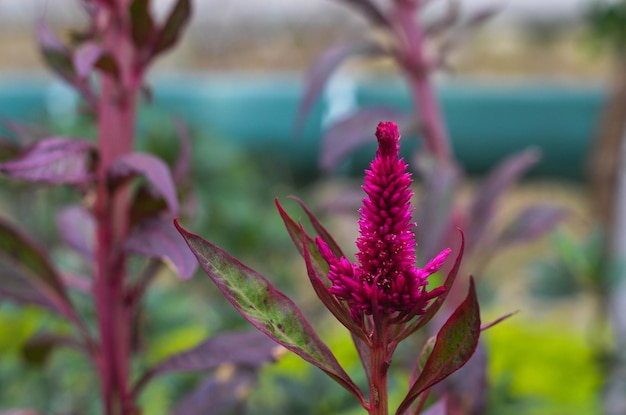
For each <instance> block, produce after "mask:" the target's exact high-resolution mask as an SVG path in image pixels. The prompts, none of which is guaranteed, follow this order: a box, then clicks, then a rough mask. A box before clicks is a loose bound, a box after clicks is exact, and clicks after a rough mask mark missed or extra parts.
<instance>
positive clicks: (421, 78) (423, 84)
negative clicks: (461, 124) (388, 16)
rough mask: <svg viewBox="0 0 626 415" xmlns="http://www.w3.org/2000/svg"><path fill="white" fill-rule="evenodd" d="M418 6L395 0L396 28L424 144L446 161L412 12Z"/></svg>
mask: <svg viewBox="0 0 626 415" xmlns="http://www.w3.org/2000/svg"><path fill="white" fill-rule="evenodd" d="M418 7H419V3H416V2H413V1H407V0H404V1H397V2H395V16H394V21H395V22H396V23H397V25H398V26H396V30H397V31H398V35H399V37H400V38H401V42H402V43H403V49H402V52H401V53H403V55H402V57H401V59H402V62H401V64H402V65H403V67H404V69H405V74H406V76H407V80H408V82H409V87H410V92H411V95H412V98H413V103H414V105H415V107H416V108H415V110H416V111H417V119H418V120H419V121H420V126H421V130H422V138H423V140H424V143H425V145H426V148H427V149H428V151H429V153H431V154H433V155H434V156H435V157H436V158H437V159H438V160H439V161H440V162H442V163H448V162H450V161H451V156H452V155H451V152H450V142H449V138H448V131H447V130H446V127H445V124H444V122H443V115H442V112H441V108H440V105H439V100H438V99H437V96H436V94H435V91H434V90H433V86H432V83H431V80H430V70H431V68H430V62H429V61H428V59H427V57H426V56H425V51H426V47H425V44H424V43H425V41H426V37H425V34H424V31H423V30H422V27H421V26H420V21H419V19H417V18H416V16H415V14H416V10H417V8H418Z"/></svg>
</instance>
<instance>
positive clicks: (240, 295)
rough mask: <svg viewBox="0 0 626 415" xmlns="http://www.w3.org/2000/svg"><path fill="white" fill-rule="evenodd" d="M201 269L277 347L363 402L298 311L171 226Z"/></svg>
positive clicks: (257, 277)
mask: <svg viewBox="0 0 626 415" xmlns="http://www.w3.org/2000/svg"><path fill="white" fill-rule="evenodd" d="M174 223H175V224H176V227H177V228H178V231H179V232H180V233H181V234H182V235H183V237H184V238H185V240H186V241H187V244H188V245H189V247H190V248H191V250H192V252H193V253H194V254H195V256H196V258H197V259H198V262H199V263H200V266H201V267H202V268H203V269H204V271H205V272H206V273H207V275H208V276H209V277H210V278H211V279H212V280H213V282H214V283H215V285H216V286H217V287H218V288H219V289H220V291H221V292H222V293H223V294H224V296H225V297H226V299H228V301H230V303H231V304H232V305H233V306H234V307H235V308H236V309H237V311H239V313H241V315H242V316H243V317H244V318H245V319H246V320H248V321H249V322H250V323H251V324H252V325H253V326H255V327H256V328H257V329H259V330H260V331H262V332H263V333H265V334H266V335H268V336H269V337H270V338H272V339H273V340H274V341H276V342H277V343H279V344H281V345H283V346H284V347H285V348H287V349H288V350H290V351H292V352H294V353H296V354H297V355H298V356H300V357H302V358H303V359H304V360H306V361H307V362H309V363H311V364H313V365H315V366H317V367H318V368H320V369H321V370H323V371H324V372H325V373H326V374H328V375H329V376H330V377H331V378H333V379H334V380H335V381H336V382H338V383H339V384H340V385H342V386H343V387H344V388H346V389H347V390H348V391H349V392H350V393H352V394H353V395H354V396H356V397H357V398H358V399H359V402H361V403H363V402H365V398H364V396H363V394H362V392H361V391H360V390H359V388H358V387H357V386H356V385H355V384H354V382H353V381H352V380H351V379H350V377H349V376H348V374H347V373H346V372H345V371H344V369H343V368H342V367H341V365H340V364H339V362H337V359H336V358H335V356H334V355H333V354H332V352H331V351H330V349H329V348H328V346H326V344H324V343H323V342H322V340H321V339H320V338H319V337H318V335H317V333H316V332H315V331H314V330H313V327H311V325H310V324H309V322H308V321H307V320H306V319H305V318H304V316H303V315H302V312H301V311H300V310H299V309H298V307H297V306H296V305H295V304H294V303H293V301H291V299H289V297H287V296H286V295H285V294H283V293H282V292H281V291H279V290H277V289H276V288H275V287H274V286H273V285H272V284H270V282H269V281H268V280H267V279H266V278H265V277H263V276H262V275H261V274H259V273H258V272H256V271H254V270H253V269H251V268H249V267H247V266H246V265H244V264H242V263H241V262H240V261H238V260H237V259H236V258H234V257H232V256H230V255H229V254H228V253H226V252H225V251H224V250H222V249H221V248H219V247H217V246H215V245H213V244H211V243H210V242H208V241H206V240H204V239H202V238H200V237H199V236H198V235H195V234H193V233H190V232H188V231H186V230H185V229H183V228H182V227H181V226H180V225H179V224H178V221H175V222H174Z"/></svg>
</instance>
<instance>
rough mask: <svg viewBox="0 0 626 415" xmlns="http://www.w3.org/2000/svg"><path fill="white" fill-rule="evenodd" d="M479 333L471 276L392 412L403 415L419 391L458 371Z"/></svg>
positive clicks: (476, 303) (473, 349)
mask: <svg viewBox="0 0 626 415" xmlns="http://www.w3.org/2000/svg"><path fill="white" fill-rule="evenodd" d="M479 336H480V310H479V306H478V299H477V298H476V288H475V286H474V279H473V278H471V279H470V287H469V291H468V294H467V297H466V298H465V300H464V301H463V302H462V303H461V305H459V307H458V308H457V309H456V310H455V311H454V313H453V314H452V315H451V316H450V318H449V319H448V321H446V323H445V324H444V325H443V327H441V330H439V333H437V340H436V341H435V346H434V347H433V350H432V353H430V356H429V357H428V359H427V360H426V364H425V365H424V369H423V370H422V372H421V373H420V375H419V377H418V378H417V380H416V381H415V382H414V383H413V384H412V385H411V388H410V389H409V392H408V393H407V395H406V397H405V398H404V400H403V401H402V403H401V404H400V406H399V407H398V410H397V411H396V414H397V415H400V414H404V412H405V411H406V410H407V409H408V408H409V407H410V405H411V403H412V402H413V401H414V400H415V399H416V398H417V397H418V396H419V395H420V394H421V393H422V392H425V391H426V390H428V389H429V388H431V387H432V386H433V385H435V384H437V383H439V382H441V381H442V380H443V379H445V378H446V377H448V376H450V375H451V374H452V373H454V372H456V371H457V370H459V369H460V368H461V367H462V366H463V365H464V364H465V363H466V362H467V361H468V360H469V359H470V357H472V355H473V354H474V351H475V350H476V347H477V346H478V338H479Z"/></svg>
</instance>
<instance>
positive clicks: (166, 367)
mask: <svg viewBox="0 0 626 415" xmlns="http://www.w3.org/2000/svg"><path fill="white" fill-rule="evenodd" d="M281 349H282V347H281V346H278V345H277V344H276V342H274V341H273V340H272V339H270V338H268V337H267V336H266V335H265V334H263V333H261V332H259V331H256V330H254V331H246V332H230V333H220V334H217V335H215V336H212V337H211V338H209V339H207V340H205V341H204V342H202V343H201V344H200V345H198V346H196V347H194V348H193V349H191V350H188V351H185V352H182V353H179V354H177V355H174V356H172V357H170V358H168V359H166V360H165V361H163V362H162V363H160V364H159V365H157V366H156V367H155V368H154V370H153V372H154V373H155V374H164V373H172V372H200V371H207V370H212V369H215V368H217V367H219V366H221V365H224V364H233V365H237V366H250V367H261V366H263V365H265V364H266V363H270V362H274V361H276V359H277V358H278V357H279V356H280V354H281ZM282 350H284V349H282Z"/></svg>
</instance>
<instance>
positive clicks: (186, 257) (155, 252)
mask: <svg viewBox="0 0 626 415" xmlns="http://www.w3.org/2000/svg"><path fill="white" fill-rule="evenodd" d="M125 246H126V249H127V250H128V251H130V252H133V253H136V254H140V255H145V256H148V257H154V258H160V259H162V260H163V261H164V262H165V263H166V264H168V265H169V266H171V267H172V268H173V269H174V271H175V272H176V273H177V274H178V275H179V276H180V277H181V278H183V279H189V278H191V277H192V276H193V274H194V272H195V271H196V269H197V267H198V261H196V258H195V257H194V256H193V254H192V253H191V252H190V251H189V248H188V247H187V244H186V243H185V240H184V239H183V237H182V236H181V235H180V233H179V232H177V231H176V228H175V227H174V225H173V224H172V222H171V221H170V220H169V219H162V218H153V219H148V220H146V221H144V222H143V223H142V224H140V225H139V226H138V227H137V229H135V230H134V231H133V232H132V233H131V235H130V236H129V237H128V240H127V241H126V245H125Z"/></svg>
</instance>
